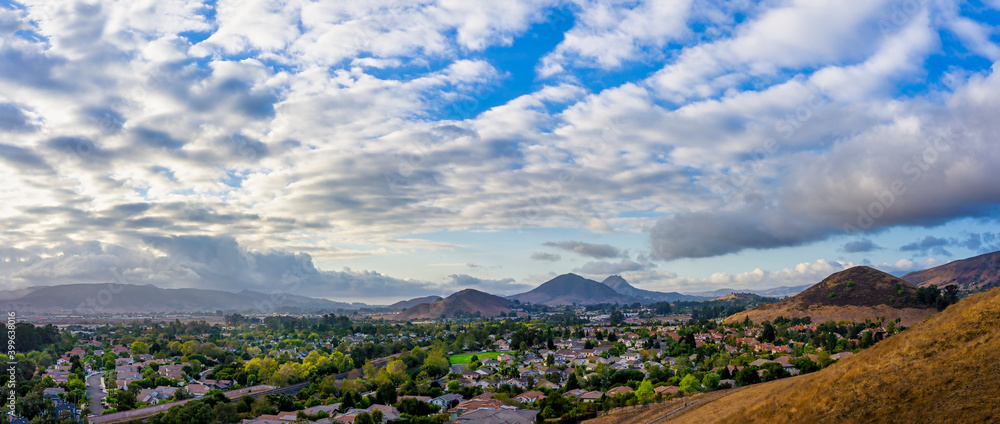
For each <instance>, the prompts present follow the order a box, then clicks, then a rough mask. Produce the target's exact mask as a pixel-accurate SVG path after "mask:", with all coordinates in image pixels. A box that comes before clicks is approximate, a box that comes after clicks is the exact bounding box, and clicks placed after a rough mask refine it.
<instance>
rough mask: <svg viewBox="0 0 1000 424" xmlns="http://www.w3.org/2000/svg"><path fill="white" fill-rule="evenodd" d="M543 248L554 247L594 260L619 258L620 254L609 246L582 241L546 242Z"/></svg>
mask: <svg viewBox="0 0 1000 424" xmlns="http://www.w3.org/2000/svg"><path fill="white" fill-rule="evenodd" d="M542 245H543V246H549V247H555V248H559V249H563V250H567V251H570V252H574V253H577V254H580V255H583V256H589V257H591V258H595V259H605V258H619V257H621V256H622V252H621V251H620V250H618V248H616V247H614V246H611V245H609V244H594V243H587V242H582V241H559V242H555V241H547V242H545V243H542Z"/></svg>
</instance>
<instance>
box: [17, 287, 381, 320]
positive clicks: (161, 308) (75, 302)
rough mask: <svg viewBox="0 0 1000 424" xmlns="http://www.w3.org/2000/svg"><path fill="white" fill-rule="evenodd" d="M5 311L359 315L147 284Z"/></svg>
mask: <svg viewBox="0 0 1000 424" xmlns="http://www.w3.org/2000/svg"><path fill="white" fill-rule="evenodd" d="M0 305H3V307H6V308H8V309H10V310H17V311H24V312H36V313H65V312H75V313H84V314H86V313H134V312H151V313H169V312H216V311H220V310H221V311H224V312H249V313H253V312H259V313H271V312H284V313H317V312H324V313H325V312H331V311H333V310H336V309H358V308H360V307H363V306H366V305H364V304H360V303H353V304H352V303H345V302H334V301H331V300H327V299H316V298H311V297H305V296H299V295H293V294H285V293H278V294H274V295H270V294H265V293H260V292H255V291H251V290H243V291H241V292H238V293H233V292H227V291H221V290H209V289H192V288H182V289H161V288H159V287H156V286H154V285H151V284H147V285H135V284H107V283H104V284H65V285H60V286H41V287H33V288H32V289H31V290H30V291H28V292H27V293H26V294H24V295H23V296H20V297H17V298H13V299H4V300H0Z"/></svg>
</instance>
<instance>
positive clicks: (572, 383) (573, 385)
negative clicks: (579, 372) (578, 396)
mask: <svg viewBox="0 0 1000 424" xmlns="http://www.w3.org/2000/svg"><path fill="white" fill-rule="evenodd" d="M579 388H580V382H579V381H578V380H577V378H576V373H572V374H570V375H569V378H567V379H566V390H575V389H579Z"/></svg>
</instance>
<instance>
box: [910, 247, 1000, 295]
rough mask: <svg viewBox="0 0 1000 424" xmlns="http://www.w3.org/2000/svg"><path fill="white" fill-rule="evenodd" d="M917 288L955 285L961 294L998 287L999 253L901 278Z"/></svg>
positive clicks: (999, 274) (975, 257)
mask: <svg viewBox="0 0 1000 424" xmlns="http://www.w3.org/2000/svg"><path fill="white" fill-rule="evenodd" d="M902 278H903V279H904V280H906V281H908V282H910V283H911V284H914V285H916V286H918V287H927V286H929V285H932V284H933V285H936V286H938V287H944V286H947V285H949V284H955V285H957V286H958V287H959V289H960V290H961V291H963V292H977V291H983V290H989V289H991V288H993V287H998V286H1000V252H992V253H987V254H984V255H979V256H974V257H971V258H968V259H962V260H958V261H954V262H949V263H947V264H944V265H941V266H936V267H934V268H930V269H925V270H923V271H914V272H911V273H908V274H906V275H904V276H903V277H902Z"/></svg>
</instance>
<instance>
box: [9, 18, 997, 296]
mask: <svg viewBox="0 0 1000 424" xmlns="http://www.w3.org/2000/svg"><path fill="white" fill-rule="evenodd" d="M998 23H1000V3H998V2H997V1H996V0H991V1H978V2H953V1H935V0H922V1H902V0H896V1H870V2H864V3H862V4H852V5H849V6H845V5H844V4H843V2H836V1H805V0H802V1H765V2H749V1H735V2H715V1H705V0H681V1H669V2H664V1H650V2H646V1H636V0H631V1H614V0H602V1H590V0H545V1H521V0H517V1H508V2H462V1H451V0H441V1H430V0H427V1H403V0H381V1H364V2H355V1H338V2H304V1H286V2H282V1H239V2H236V1H226V0H219V1H210V2H198V1H134V2H127V3H124V4H123V3H117V2H108V1H96V2H74V1H68V2H56V3H53V2H45V1H23V2H4V3H0V56H2V58H0V59H2V60H0V175H3V177H4V180H5V181H4V182H5V183H4V184H3V188H0V231H2V234H3V237H2V239H0V288H6V289H16V288H22V287H28V286H35V285H50V284H60V283H70V282H96V283H99V282H107V281H112V280H114V281H125V282H128V283H136V284H157V285H160V286H164V287H213V288H219V289H225V290H241V289H244V288H248V289H252V290H260V291H272V290H277V291H293V292H296V293H299V294H305V295H312V296H321V297H329V298H334V299H338V300H361V301H367V302H374V303H380V302H391V301H394V300H399V299H403V298H410V297H416V296H420V295H426V294H448V293H450V292H453V291H456V290H459V289H462V288H466V287H473V288H479V289H482V290H486V291H490V292H492V293H500V294H510V293H516V292H519V291H523V290H526V289H528V288H531V287H533V286H535V285H537V284H539V283H541V282H544V281H545V280H547V279H549V278H551V277H553V276H555V275H558V274H562V273H565V272H576V273H580V274H582V275H585V276H587V277H590V278H594V279H603V278H605V277H606V276H607V275H610V274H621V275H623V276H624V277H625V278H626V279H628V280H629V281H630V282H632V283H634V284H635V285H636V286H639V287H642V288H646V289H652V290H664V291H689V292H692V291H703V290H712V289H717V288H722V287H729V288H766V287H775V286H787V285H800V284H808V283H814V282H817V281H819V280H820V279H822V278H823V277H825V276H826V275H828V274H830V273H832V272H835V271H838V270H841V269H844V268H846V267H850V266H854V265H860V264H866V265H871V266H875V267H877V268H879V269H882V270H885V271H888V272H892V273H895V274H901V273H904V272H906V271H910V270H915V269H923V268H926V267H930V266H935V265H939V264H942V263H946V262H948V261H951V260H955V259H960V258H964V257H968V256H972V255H976V254H981V253H985V252H990V251H995V250H1000V224H998V221H997V217H998V204H1000V185H998V184H996V178H995V176H994V175H995V171H994V167H995V163H998V161H1000V149H998V148H997V147H996V143H995V140H996V139H997V137H998V135H1000V123H998V122H997V120H996V119H995V118H996V112H995V111H996V110H1000V100H998V99H1000V96H998V94H1000V76H998V75H997V65H996V64H997V63H998V61H1000V29H998Z"/></svg>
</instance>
